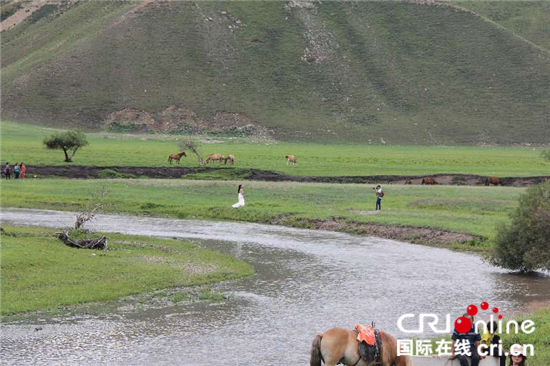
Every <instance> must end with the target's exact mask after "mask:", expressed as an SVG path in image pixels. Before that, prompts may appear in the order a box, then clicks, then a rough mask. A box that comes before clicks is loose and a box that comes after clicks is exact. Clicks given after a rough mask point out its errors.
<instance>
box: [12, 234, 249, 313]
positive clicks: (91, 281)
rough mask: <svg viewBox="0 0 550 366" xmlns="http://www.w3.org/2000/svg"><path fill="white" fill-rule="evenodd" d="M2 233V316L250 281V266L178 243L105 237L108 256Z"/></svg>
mask: <svg viewBox="0 0 550 366" xmlns="http://www.w3.org/2000/svg"><path fill="white" fill-rule="evenodd" d="M4 230H5V231H4V232H3V233H2V264H1V268H2V276H1V285H2V299H1V309H2V310H1V314H2V315H3V316H4V315H13V314H17V313H25V312H30V311H36V310H49V311H54V310H56V309H58V308H59V307H63V306H70V305H79V304H84V303H88V302H99V301H112V300H117V299H120V298H122V297H124V296H129V295H133V294H138V293H144V292H150V291H155V290H158V289H163V288H169V287H177V286H194V285H203V284H208V283H213V282H218V281H223V280H228V279H234V278H240V277H244V276H248V275H251V274H252V267H251V266H250V265H249V264H247V263H245V262H243V261H241V260H238V259H236V258H233V257H230V256H227V255H224V254H221V253H218V252H215V251H213V250H208V249H202V248H199V247H197V246H196V245H194V244H193V243H191V242H189V241H184V240H174V239H158V238H151V237H144V236H135V235H121V234H108V245H109V247H110V250H108V251H102V250H84V249H83V250H78V249H74V248H69V247H67V246H66V245H65V244H63V243H62V242H60V241H59V240H57V239H56V238H55V237H54V232H55V231H54V230H52V229H46V228H22V227H9V226H8V227H4ZM94 235H97V236H100V235H102V234H101V233H95V234H94Z"/></svg>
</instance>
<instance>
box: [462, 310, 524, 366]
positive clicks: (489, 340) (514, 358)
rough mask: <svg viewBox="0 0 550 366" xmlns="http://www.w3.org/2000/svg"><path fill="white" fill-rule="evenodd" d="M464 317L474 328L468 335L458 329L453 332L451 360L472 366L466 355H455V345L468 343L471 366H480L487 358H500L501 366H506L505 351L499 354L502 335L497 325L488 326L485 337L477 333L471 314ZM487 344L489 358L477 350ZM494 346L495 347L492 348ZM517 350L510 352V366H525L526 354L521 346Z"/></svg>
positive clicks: (484, 333) (493, 323) (463, 365)
mask: <svg viewBox="0 0 550 366" xmlns="http://www.w3.org/2000/svg"><path fill="white" fill-rule="evenodd" d="M464 317H466V318H469V319H470V321H471V323H472V328H471V329H470V331H469V332H467V333H459V332H458V331H457V330H456V329H455V330H454V332H453V335H452V336H451V339H452V340H453V344H452V348H451V353H452V354H451V359H454V358H457V359H458V360H459V361H460V366H470V365H469V364H468V358H467V356H466V355H464V354H459V355H455V343H456V342H458V341H460V342H466V343H468V345H469V351H470V352H469V353H470V356H469V357H470V359H471V361H472V364H471V366H478V365H479V361H480V360H481V359H483V358H485V357H498V358H499V364H500V366H506V356H505V355H504V350H503V349H502V350H501V351H500V352H499V346H500V345H501V343H500V335H498V333H497V329H498V326H497V323H496V322H494V321H493V322H492V323H490V324H488V325H487V328H488V329H486V330H485V331H484V332H483V335H480V334H479V333H478V332H476V329H475V326H474V317H473V316H471V315H469V314H464ZM480 343H481V344H486V345H487V348H486V350H487V353H488V355H489V356H481V355H479V354H478V352H477V350H478V347H479V345H480ZM492 345H494V346H493V347H491V346H492ZM516 347H518V348H516V349H514V350H513V351H514V352H513V353H515V354H512V352H510V363H509V365H510V366H525V365H526V360H527V357H526V356H525V352H524V350H523V348H522V347H521V346H517V345H516Z"/></svg>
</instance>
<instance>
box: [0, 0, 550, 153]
mask: <svg viewBox="0 0 550 366" xmlns="http://www.w3.org/2000/svg"><path fill="white" fill-rule="evenodd" d="M506 3H508V2H506ZM514 3H515V4H514V5H511V6H514V7H515V8H518V9H520V11H521V14H520V16H519V18H516V17H514V16H510V17H508V18H506V19H504V20H503V24H504V26H505V27H506V26H508V25H509V24H510V23H513V24H516V25H517V26H518V27H519V28H522V27H523V28H527V29H526V33H525V34H527V36H526V37H525V38H528V39H534V42H538V43H539V44H542V43H541V42H546V41H545V39H547V37H548V28H547V26H546V25H545V24H546V23H547V22H545V21H546V17H545V15H544V14H545V13H543V12H540V11H538V10H537V8H536V7H535V6H529V5H526V4H525V3H526V2H520V3H519V4H518V3H517V2H514ZM134 6H136V4H135V3H132V2H119V1H112V2H103V3H100V2H95V1H82V2H76V3H71V4H67V5H66V6H64V9H63V10H62V11H59V12H51V11H49V10H44V11H41V12H40V13H38V14H39V15H40V17H39V19H36V20H37V21H36V22H33V21H25V22H22V23H21V24H19V25H18V26H16V27H14V28H13V29H10V30H8V31H6V32H3V34H2V49H1V51H2V114H3V116H4V118H12V119H16V120H18V121H29V122H36V123H45V124H48V125H50V126H64V127H67V126H75V125H78V126H81V127H85V128H88V129H94V130H99V129H101V128H103V127H105V126H104V122H105V121H106V119H107V117H108V116H109V115H110V114H111V113H113V112H117V111H121V110H125V109H126V108H128V109H130V110H131V111H133V112H134V115H141V117H136V118H134V119H132V118H133V117H131V118H130V122H132V123H135V124H136V125H138V126H143V125H144V124H146V122H147V121H149V124H152V123H151V119H152V120H155V121H156V122H159V123H163V122H166V121H168V122H169V123H171V124H172V125H176V130H181V128H183V127H185V126H186V125H187V124H193V123H194V121H195V120H199V121H201V122H205V123H206V124H209V126H211V127H212V128H216V127H218V126H219V124H218V122H219V120H218V119H217V116H218V113H219V112H220V111H227V112H230V113H234V114H236V115H238V116H240V117H242V118H243V120H245V121H252V122H254V123H256V124H257V125H260V126H263V127H265V128H267V129H270V130H272V131H273V133H274V135H275V136H276V137H277V138H278V139H281V140H293V141H296V140H299V141H314V142H319V141H320V142H331V143H332V142H340V143H342V142H349V141H352V142H358V143H374V144H382V143H383V141H385V142H387V143H391V144H418V145H441V144H454V145H461V144H467V145H472V144H478V143H499V144H511V143H524V142H530V143H541V144H546V143H548V140H549V137H550V135H549V133H550V132H548V131H549V130H548V128H546V127H547V115H548V113H549V109H548V108H549V106H548V105H549V104H548V98H547V95H548V93H547V92H548V85H549V80H550V66H549V65H548V62H547V57H548V52H547V51H544V50H542V49H540V47H537V46H535V45H533V44H532V43H531V42H528V41H526V40H525V39H524V38H521V37H517V36H516V35H515V34H514V33H512V32H510V31H508V30H507V29H509V28H510V29H511V28H513V27H509V28H507V29H504V28H503V27H502V26H500V25H499V24H500V23H498V21H499V19H497V20H496V21H497V23H498V24H497V23H495V22H494V21H489V20H487V18H482V17H478V16H476V15H475V14H473V13H472V12H470V11H462V10H459V9H457V8H456V7H451V6H440V5H439V6H430V5H423V4H415V3H408V2H360V1H357V2H335V1H328V2H321V3H319V2H315V3H312V4H311V6H312V7H314V8H315V9H307V8H299V7H295V8H292V7H291V6H289V4H284V3H280V2H257V1H238V2H237V1H235V2H214V1H204V2H201V3H200V4H198V5H197V4H194V3H191V2H184V1H180V2H178V1H173V2H163V3H155V4H152V5H150V6H148V7H145V8H143V9H139V10H137V11H135V12H134V13H129V12H130V11H131V10H132V8H133V7H134ZM492 6H493V7H495V8H497V9H503V12H509V11H508V10H507V9H506V8H505V7H504V6H501V5H500V4H498V5H496V4H495V5H492ZM487 7H489V6H487ZM50 8H53V7H52V6H51V5H50ZM478 8H479V9H478ZM478 8H476V9H475V10H479V11H480V12H484V11H483V9H481V6H479V7H478ZM539 8H542V7H541V6H539ZM524 9H525V10H524ZM6 15H7V14H6ZM512 15H513V14H512ZM488 18H489V19H495V17H493V16H492V15H491V14H489V17H488ZM526 22H527V23H528V24H527V26H526V27H524V26H523V24H524V23H526ZM530 22H531V23H533V25H532V26H531V23H530ZM519 28H518V29H519ZM517 33H522V34H523V32H522V31H521V29H520V30H519V31H518V32H517ZM531 36H533V37H535V38H536V39H535V38H533V37H531ZM159 40H162V41H159ZM182 40H185V42H182ZM539 40H541V42H539ZM171 106H175V107H176V108H182V109H185V110H186V111H187V112H188V113H180V114H177V115H176V116H175V117H174V118H172V119H170V118H168V120H167V119H166V118H165V117H166V116H165V115H163V113H162V112H163V111H165V110H166V109H167V107H171ZM146 113H147V114H148V116H150V118H151V119H148V118H146V117H144V115H145V114H146ZM190 116H191V117H190ZM117 122H121V123H123V122H126V121H117ZM197 125H200V123H198V124H197ZM519 126H521V127H519Z"/></svg>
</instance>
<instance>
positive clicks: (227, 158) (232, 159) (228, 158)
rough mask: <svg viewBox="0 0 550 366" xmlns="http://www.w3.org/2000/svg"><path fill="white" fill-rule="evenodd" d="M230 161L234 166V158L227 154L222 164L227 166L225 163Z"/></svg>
mask: <svg viewBox="0 0 550 366" xmlns="http://www.w3.org/2000/svg"><path fill="white" fill-rule="evenodd" d="M228 160H229V161H230V162H231V165H235V156H233V155H231V154H229V155H227V156H226V157H225V163H224V164H227V161H228Z"/></svg>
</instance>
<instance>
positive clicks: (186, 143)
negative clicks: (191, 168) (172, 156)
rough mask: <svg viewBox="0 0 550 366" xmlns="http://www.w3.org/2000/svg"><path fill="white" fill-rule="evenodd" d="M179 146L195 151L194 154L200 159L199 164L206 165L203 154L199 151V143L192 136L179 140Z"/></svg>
mask: <svg viewBox="0 0 550 366" xmlns="http://www.w3.org/2000/svg"><path fill="white" fill-rule="evenodd" d="M178 147H179V149H180V150H181V151H183V150H190V151H191V152H193V154H195V155H197V158H198V159H199V165H204V159H203V158H202V155H201V153H200V151H199V146H198V143H197V142H196V141H195V140H193V139H190V138H185V139H183V140H181V141H178Z"/></svg>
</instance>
